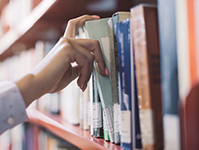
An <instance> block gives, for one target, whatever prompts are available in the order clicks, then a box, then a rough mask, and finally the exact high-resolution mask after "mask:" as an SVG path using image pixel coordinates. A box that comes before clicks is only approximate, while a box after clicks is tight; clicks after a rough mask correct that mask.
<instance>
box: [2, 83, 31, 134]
mask: <svg viewBox="0 0 199 150" xmlns="http://www.w3.org/2000/svg"><path fill="white" fill-rule="evenodd" d="M27 120H28V117H27V115H26V106H25V103H24V100H23V97H22V95H21V92H20V90H19V88H18V86H17V85H16V84H15V83H14V82H11V81H3V82H0V134H1V133H3V132H4V131H6V130H7V129H10V128H12V127H14V126H16V125H18V124H20V123H22V122H25V121H27Z"/></svg>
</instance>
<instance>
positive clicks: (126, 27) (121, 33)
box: [116, 19, 142, 149]
mask: <svg viewBox="0 0 199 150" xmlns="http://www.w3.org/2000/svg"><path fill="white" fill-rule="evenodd" d="M116 37H117V50H118V71H119V81H120V84H119V85H120V90H121V102H120V107H121V147H122V148H123V149H141V147H142V144H141V136H140V123H139V109H138V99H137V91H136V82H135V77H136V76H135V65H134V61H131V60H132V59H134V58H132V57H131V50H132V49H131V45H130V43H131V39H130V20H129V19H126V20H124V21H122V22H119V23H117V27H116ZM132 56H133V55H132ZM131 68H133V70H132V69H131ZM132 72H134V74H133V75H132ZM132 83H133V84H132ZM132 91H133V92H132Z"/></svg>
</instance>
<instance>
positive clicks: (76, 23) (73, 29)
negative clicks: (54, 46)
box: [64, 15, 100, 38]
mask: <svg viewBox="0 0 199 150" xmlns="http://www.w3.org/2000/svg"><path fill="white" fill-rule="evenodd" d="M99 18H100V17H99V16H97V15H92V16H90V15H83V16H80V17H78V18H75V19H72V20H69V21H68V24H67V27H66V31H65V33H64V37H69V38H74V37H75V36H76V35H77V32H78V28H79V27H81V26H83V24H84V23H85V22H86V21H88V20H94V19H99Z"/></svg>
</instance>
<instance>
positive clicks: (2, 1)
mask: <svg viewBox="0 0 199 150" xmlns="http://www.w3.org/2000/svg"><path fill="white" fill-rule="evenodd" d="M9 1H10V0H0V14H1V11H2V9H3V8H4V7H5V6H6V5H7V4H8V3H9Z"/></svg>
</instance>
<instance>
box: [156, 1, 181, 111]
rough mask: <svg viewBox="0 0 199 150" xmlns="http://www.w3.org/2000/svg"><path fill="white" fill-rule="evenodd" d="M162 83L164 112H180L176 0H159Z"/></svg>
mask: <svg viewBox="0 0 199 150" xmlns="http://www.w3.org/2000/svg"><path fill="white" fill-rule="evenodd" d="M158 7H159V9H158V20H159V38H160V58H161V59H160V61H161V63H160V64H161V85H162V87H161V88H162V99H163V111H164V114H178V99H179V93H178V68H177V45H176V44H177V43H176V19H175V1H174V0H158Z"/></svg>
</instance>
